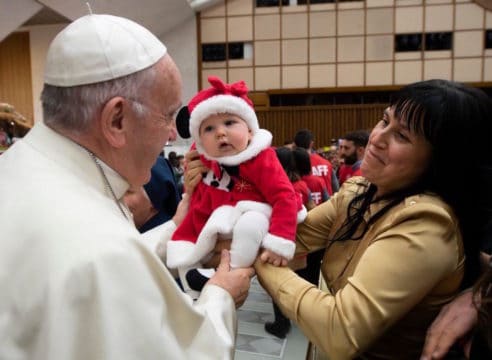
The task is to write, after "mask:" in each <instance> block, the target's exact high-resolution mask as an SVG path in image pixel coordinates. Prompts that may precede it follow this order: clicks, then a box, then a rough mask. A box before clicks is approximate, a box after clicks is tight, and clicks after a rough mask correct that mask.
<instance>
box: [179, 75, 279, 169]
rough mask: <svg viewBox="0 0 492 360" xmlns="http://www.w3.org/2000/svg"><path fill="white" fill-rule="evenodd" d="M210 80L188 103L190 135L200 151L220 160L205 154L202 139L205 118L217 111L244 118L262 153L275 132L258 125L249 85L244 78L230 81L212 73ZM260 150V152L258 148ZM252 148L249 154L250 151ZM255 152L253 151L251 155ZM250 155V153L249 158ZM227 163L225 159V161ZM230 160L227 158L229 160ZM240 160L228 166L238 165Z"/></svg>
mask: <svg viewBox="0 0 492 360" xmlns="http://www.w3.org/2000/svg"><path fill="white" fill-rule="evenodd" d="M208 82H209V83H210V85H212V86H211V87H209V88H207V89H204V90H202V91H200V92H198V94H196V95H195V96H194V97H193V98H192V99H191V100H190V102H189V103H188V111H189V113H190V120H189V121H190V123H189V128H190V134H191V137H192V139H193V140H194V141H195V144H196V148H197V150H198V152H199V153H201V154H204V155H205V157H207V158H208V159H210V160H216V159H213V158H211V157H208V156H207V154H206V153H205V151H204V149H203V147H202V144H201V141H200V136H199V133H200V125H201V123H202V121H204V120H205V119H206V118H208V117H209V116H210V115H215V114H226V113H227V114H234V115H236V116H239V117H240V118H241V119H243V120H244V121H245V122H246V124H247V125H248V128H249V129H250V130H251V135H252V141H251V144H250V145H251V146H252V147H253V148H254V149H255V150H253V149H252V150H253V151H254V153H258V152H259V151H261V150H262V149H264V148H265V145H264V144H265V143H266V142H267V143H268V144H267V146H269V145H270V143H271V134H270V133H269V132H268V131H266V130H263V129H260V127H259V125H258V118H257V117H256V113H255V110H254V108H253V102H252V101H251V99H250V98H248V87H247V86H246V83H245V82H244V81H242V80H241V81H238V82H236V83H234V84H226V83H224V82H223V81H222V80H221V79H219V78H218V77H216V76H209V77H208ZM257 150H258V151H257ZM249 152H250V151H248V152H247V153H248V154H249ZM250 155H251V154H250ZM250 155H247V156H248V157H249V156H250ZM243 157H244V156H241V157H240V158H237V161H239V162H240V161H244V160H245V159H244V158H243ZM222 160H223V159H222ZM221 162H222V163H224V161H221ZM227 162H229V161H227V159H226V163H227ZM235 162H236V161H232V163H229V164H226V165H234V164H233V163H235Z"/></svg>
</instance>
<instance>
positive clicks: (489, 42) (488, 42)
mask: <svg viewBox="0 0 492 360" xmlns="http://www.w3.org/2000/svg"><path fill="white" fill-rule="evenodd" d="M485 48H486V49H492V30H485Z"/></svg>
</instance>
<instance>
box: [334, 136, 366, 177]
mask: <svg viewBox="0 0 492 360" xmlns="http://www.w3.org/2000/svg"><path fill="white" fill-rule="evenodd" d="M368 140H369V133H368V132H367V131H365V130H357V131H354V132H350V133H348V134H346V135H345V136H344V137H342V138H341V141H340V146H339V148H338V154H339V156H340V157H341V158H342V159H343V165H342V166H340V168H339V170H338V182H339V183H340V185H342V184H343V183H344V182H345V181H346V180H347V179H350V178H351V177H352V176H360V175H361V174H362V173H361V170H360V165H361V163H362V159H363V158H364V152H365V151H366V146H367V141H368Z"/></svg>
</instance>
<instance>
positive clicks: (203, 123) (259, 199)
mask: <svg viewBox="0 0 492 360" xmlns="http://www.w3.org/2000/svg"><path fill="white" fill-rule="evenodd" d="M208 80H209V82H210V84H211V85H212V87H210V88H208V89H205V90H202V91H200V92H199V93H198V94H197V95H195V97H194V98H193V99H191V101H190V102H189V104H188V111H189V114H190V118H189V130H190V134H191V137H192V138H193V140H194V142H195V146H196V149H197V150H198V152H199V154H200V156H201V159H202V161H203V162H204V163H205V165H207V166H208V168H209V169H210V170H209V171H208V172H207V173H206V174H204V176H203V180H202V182H201V183H200V184H199V185H198V186H197V187H196V189H195V190H194V192H193V195H192V198H191V203H190V209H189V212H188V214H187V216H186V218H185V219H184V220H183V222H182V223H181V224H180V225H179V226H178V228H177V229H176V231H175V232H174V234H173V235H172V238H171V240H170V241H167V265H168V267H170V268H177V269H178V273H179V276H180V280H181V282H182V284H183V287H184V289H185V291H186V292H188V293H189V294H190V295H192V296H196V295H197V294H198V293H197V292H198V291H200V290H201V288H202V287H203V285H204V283H205V282H206V280H207V279H208V277H207V276H202V275H201V274H204V273H203V272H199V273H197V271H196V269H197V268H200V267H201V263H202V262H203V261H204V260H206V259H207V257H208V256H210V255H211V253H212V250H213V249H214V246H215V243H216V241H217V240H218V239H220V238H228V239H232V243H231V250H230V253H231V267H233V268H237V267H247V266H251V264H252V263H253V262H254V260H255V258H256V256H257V253H258V250H259V248H260V247H263V248H265V249H266V250H267V251H269V262H271V263H272V264H278V263H281V262H282V260H290V259H291V258H292V257H293V254H294V251H295V243H294V240H295V230H296V225H297V222H300V221H302V220H304V218H305V216H306V209H305V208H304V207H303V205H302V203H301V202H300V201H299V199H298V196H296V194H295V192H294V189H293V186H292V184H291V182H290V181H289V179H288V178H287V175H286V174H285V171H284V170H283V168H282V166H281V165H280V163H279V161H278V159H277V156H276V154H275V151H274V150H273V149H272V148H271V147H270V145H271V140H272V135H271V133H270V132H268V131H267V130H264V129H260V128H259V125H258V119H257V117H256V114H255V111H254V109H253V103H252V101H251V100H250V99H249V98H248V96H247V92H248V89H247V87H246V84H245V83H244V82H243V81H240V82H237V83H234V84H231V85H229V84H225V83H223V82H222V81H221V80H220V79H219V78H217V77H209V78H208Z"/></svg>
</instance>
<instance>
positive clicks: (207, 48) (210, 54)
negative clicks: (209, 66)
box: [202, 44, 226, 62]
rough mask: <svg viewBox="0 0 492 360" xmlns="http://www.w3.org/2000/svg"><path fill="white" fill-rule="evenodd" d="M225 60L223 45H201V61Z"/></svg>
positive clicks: (224, 47)
mask: <svg viewBox="0 0 492 360" xmlns="http://www.w3.org/2000/svg"><path fill="white" fill-rule="evenodd" d="M225 59H226V46H225V44H202V61H203V62H206V61H224V60H225Z"/></svg>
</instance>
